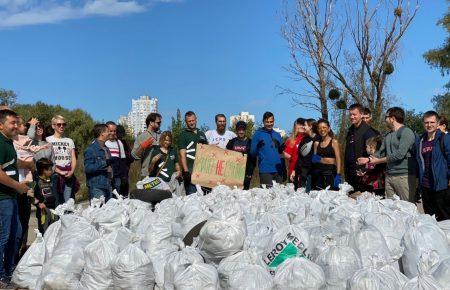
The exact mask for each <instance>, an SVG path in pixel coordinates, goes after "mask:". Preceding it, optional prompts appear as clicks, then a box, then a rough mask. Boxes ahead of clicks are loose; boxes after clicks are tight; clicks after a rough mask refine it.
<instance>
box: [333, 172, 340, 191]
mask: <svg viewBox="0 0 450 290" xmlns="http://www.w3.org/2000/svg"><path fill="white" fill-rule="evenodd" d="M341 182H342V179H341V175H340V174H336V176H335V177H334V182H333V187H335V188H339V184H341Z"/></svg>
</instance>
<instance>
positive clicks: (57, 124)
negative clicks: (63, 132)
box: [55, 123, 67, 127]
mask: <svg viewBox="0 0 450 290" xmlns="http://www.w3.org/2000/svg"><path fill="white" fill-rule="evenodd" d="M55 125H56V127H66V125H67V124H66V123H56V124H55Z"/></svg>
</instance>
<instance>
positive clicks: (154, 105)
mask: <svg viewBox="0 0 450 290" xmlns="http://www.w3.org/2000/svg"><path fill="white" fill-rule="evenodd" d="M156 112H158V99H156V98H151V97H149V96H140V97H139V99H137V100H134V99H133V100H131V111H130V112H128V115H127V116H120V117H119V121H118V123H119V124H122V125H126V126H127V127H128V129H129V130H130V131H132V133H133V135H134V136H137V135H138V134H139V133H141V132H143V131H144V130H145V129H147V128H146V126H145V119H146V118H147V116H148V114H150V113H156Z"/></svg>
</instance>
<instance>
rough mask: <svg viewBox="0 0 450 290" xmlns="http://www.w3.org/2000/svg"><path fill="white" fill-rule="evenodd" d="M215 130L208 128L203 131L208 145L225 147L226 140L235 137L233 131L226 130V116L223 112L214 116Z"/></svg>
mask: <svg viewBox="0 0 450 290" xmlns="http://www.w3.org/2000/svg"><path fill="white" fill-rule="evenodd" d="M215 121H216V130H209V131H207V132H206V133H205V135H206V138H207V139H208V143H209V145H217V146H218V147H220V148H222V149H225V147H226V146H227V144H228V141H230V140H231V139H233V138H235V137H236V134H234V132H231V131H228V130H226V126H227V118H226V117H225V115H224V114H217V115H216V117H215Z"/></svg>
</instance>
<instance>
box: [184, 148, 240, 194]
mask: <svg viewBox="0 0 450 290" xmlns="http://www.w3.org/2000/svg"><path fill="white" fill-rule="evenodd" d="M246 163H247V156H246V155H243V154H242V153H239V152H234V151H230V150H225V149H221V148H219V147H217V146H214V145H203V144H197V148H196V154H195V162H194V170H193V173H192V183H194V184H200V185H201V186H205V187H214V186H216V185H217V184H223V185H228V186H237V187H240V188H242V186H243V183H244V177H245V164H246Z"/></svg>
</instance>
